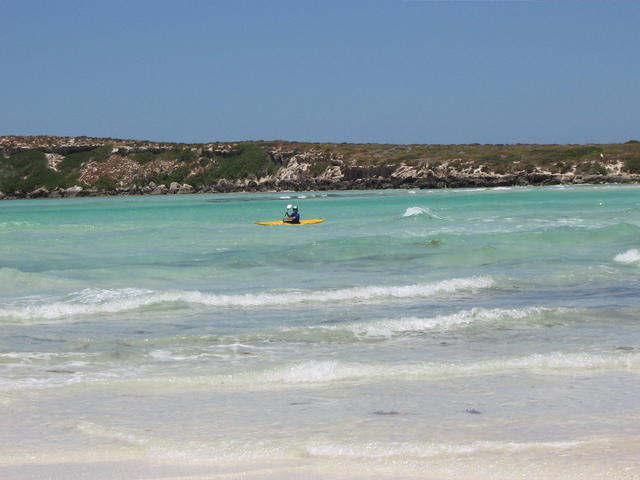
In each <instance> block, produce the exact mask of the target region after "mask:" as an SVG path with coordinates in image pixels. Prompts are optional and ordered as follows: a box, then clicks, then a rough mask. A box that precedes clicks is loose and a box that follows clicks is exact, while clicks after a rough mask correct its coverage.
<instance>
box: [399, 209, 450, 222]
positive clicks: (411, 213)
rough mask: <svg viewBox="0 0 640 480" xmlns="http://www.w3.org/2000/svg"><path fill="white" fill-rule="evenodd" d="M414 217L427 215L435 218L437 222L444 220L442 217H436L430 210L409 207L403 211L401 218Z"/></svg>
mask: <svg viewBox="0 0 640 480" xmlns="http://www.w3.org/2000/svg"><path fill="white" fill-rule="evenodd" d="M416 215H427V216H428V217H431V218H436V219H438V220H444V218H443V217H441V216H439V215H436V214H435V213H433V212H432V211H431V210H430V209H428V208H424V207H409V208H407V209H406V210H405V212H404V214H403V215H402V216H403V217H414V216H416Z"/></svg>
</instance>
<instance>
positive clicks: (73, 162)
mask: <svg viewBox="0 0 640 480" xmlns="http://www.w3.org/2000/svg"><path fill="white" fill-rule="evenodd" d="M111 150H112V147H111V146H110V145H105V146H104V147H97V148H94V149H92V150H85V151H84V152H76V153H70V154H69V155H67V156H66V157H64V160H62V161H61V162H60V163H59V164H58V169H59V170H60V172H62V174H63V175H65V176H69V175H70V174H72V173H75V172H76V171H77V170H78V169H79V168H80V167H81V166H82V164H83V163H86V162H91V161H93V162H104V161H105V160H106V159H107V158H109V155H111Z"/></svg>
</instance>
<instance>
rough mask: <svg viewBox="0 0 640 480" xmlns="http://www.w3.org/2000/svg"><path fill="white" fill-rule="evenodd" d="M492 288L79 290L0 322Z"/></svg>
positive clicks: (473, 282) (5, 312) (2, 313)
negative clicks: (176, 306)
mask: <svg viewBox="0 0 640 480" xmlns="http://www.w3.org/2000/svg"><path fill="white" fill-rule="evenodd" d="M493 285H494V280H493V279H492V278H491V277H468V278H453V279H447V280H442V281H439V282H433V283H422V284H414V285H400V286H386V285H385V286H364V287H352V288H344V289H339V290H315V291H296V292H295V293H297V294H296V295H291V293H292V292H291V291H286V292H282V293H258V294H235V295H218V294H214V293H204V292H200V291H197V290H196V291H172V292H171V291H169V292H157V291H152V290H143V289H117V290H103V289H84V290H81V291H79V292H74V293H72V294H70V295H67V296H66V297H63V298H57V299H36V300H33V299H28V300H22V301H20V302H18V303H17V304H0V319H17V320H23V321H28V320H53V319H59V318H65V317H69V316H75V315H96V314H104V313H117V312H122V311H127V310H134V309H137V308H141V307H145V306H151V305H156V304H162V303H185V304H195V305H204V306H207V307H273V306H282V305H285V304H286V305H287V306H291V305H296V304H298V305H299V304H308V303H324V302H367V301H376V300H381V299H407V298H422V297H430V296H434V295H438V294H451V293H455V292H458V291H461V290H477V289H483V288H490V287H492V286H493Z"/></svg>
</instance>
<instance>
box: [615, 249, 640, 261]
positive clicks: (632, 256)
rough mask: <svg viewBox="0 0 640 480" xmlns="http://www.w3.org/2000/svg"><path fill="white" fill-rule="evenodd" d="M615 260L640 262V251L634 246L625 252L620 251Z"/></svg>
mask: <svg viewBox="0 0 640 480" xmlns="http://www.w3.org/2000/svg"><path fill="white" fill-rule="evenodd" d="M614 260H615V261H616V262H620V263H636V262H640V251H639V250H638V249H636V248H632V249H631V250H627V251H626V252H624V253H619V254H618V255H616V256H615V257H614Z"/></svg>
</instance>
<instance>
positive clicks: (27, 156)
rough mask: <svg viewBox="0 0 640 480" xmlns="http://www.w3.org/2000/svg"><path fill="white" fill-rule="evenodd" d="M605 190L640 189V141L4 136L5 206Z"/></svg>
mask: <svg viewBox="0 0 640 480" xmlns="http://www.w3.org/2000/svg"><path fill="white" fill-rule="evenodd" d="M604 183H607V184H609V183H610V184H628V183H640V142H638V141H635V140H633V141H629V142H626V143H623V144H607V145H597V144H593V145H521V144H514V145H479V144H471V145H380V144H331V143H298V142H283V141H271V142H215V143H203V144H179V143H160V142H148V141H137V140H118V139H109V138H89V137H48V136H36V137H20V136H2V137H0V199H21V198H73V197H103V196H128V195H170V194H190V193H230V192H249V193H250V192H289V191H294V192H295V191H309V190H318V191H327V190H338V191H339V190H374V189H398V188H400V189H402V188H407V189H440V188H492V187H509V186H526V185H531V186H544V185H559V184H567V185H575V184H604Z"/></svg>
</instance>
